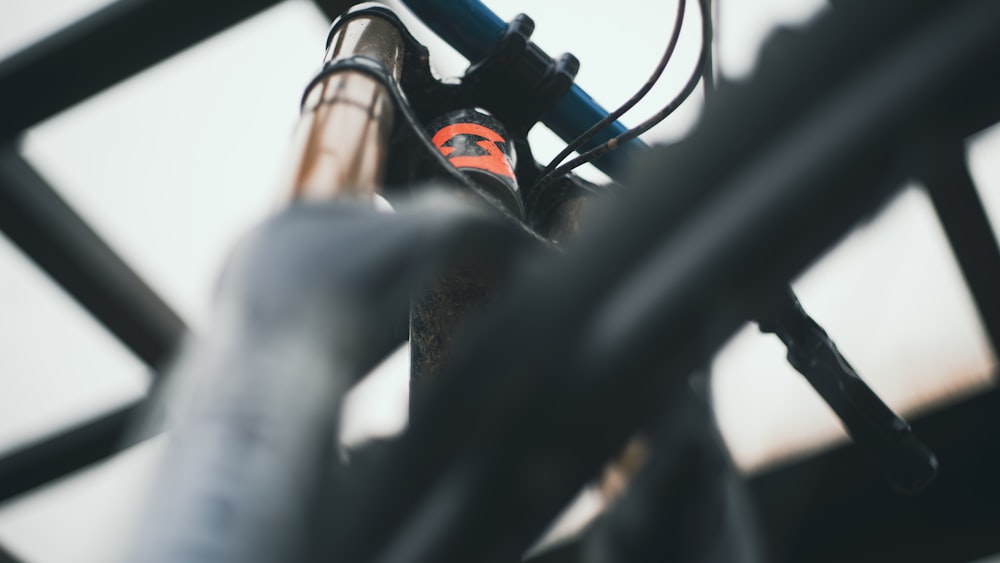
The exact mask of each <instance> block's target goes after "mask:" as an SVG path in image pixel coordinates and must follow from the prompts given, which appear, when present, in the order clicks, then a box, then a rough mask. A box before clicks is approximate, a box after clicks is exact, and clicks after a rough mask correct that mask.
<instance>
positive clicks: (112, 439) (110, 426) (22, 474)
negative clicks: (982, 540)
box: [0, 403, 142, 563]
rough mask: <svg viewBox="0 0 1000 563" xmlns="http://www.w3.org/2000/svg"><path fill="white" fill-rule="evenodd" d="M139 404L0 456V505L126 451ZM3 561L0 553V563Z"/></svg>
mask: <svg viewBox="0 0 1000 563" xmlns="http://www.w3.org/2000/svg"><path fill="white" fill-rule="evenodd" d="M141 404H142V403H133V404H131V405H126V406H123V407H119V408H116V409H114V410H112V411H110V412H107V413H105V414H103V415H101V416H98V417H97V418H93V419H91V420H88V421H85V422H83V423H81V424H79V425H77V426H75V427H72V428H70V429H69V430H66V431H63V432H61V433H59V434H56V435H53V436H48V437H46V438H43V439H42V440H39V441H36V442H34V443H31V444H28V445H26V446H24V447H22V448H20V449H18V450H15V451H13V452H11V453H8V454H6V455H4V456H3V457H0V503H2V502H4V501H6V500H7V499H10V498H12V497H15V496H17V495H19V494H21V493H24V492H27V491H29V490H31V489H33V488H35V487H38V486H40V485H43V484H45V483H47V482H49V481H53V480H55V479H59V478H60V477H64V476H66V475H68V474H70V473H72V472H74V471H76V470H78V469H82V468H84V467H86V466H88V465H90V464H92V463H95V462H97V461H100V460H102V459H104V458H107V457H110V456H111V455H114V454H115V453H118V452H119V451H121V450H123V449H125V448H126V447H128V446H129V445H131V443H134V442H135V440H132V441H131V442H130V443H126V442H125V441H124V440H123V439H124V437H125V432H126V429H127V428H128V424H129V422H131V421H132V420H133V418H134V416H135V413H136V411H137V410H138V409H139V408H140V405H141ZM2 562H3V557H2V554H0V563H2Z"/></svg>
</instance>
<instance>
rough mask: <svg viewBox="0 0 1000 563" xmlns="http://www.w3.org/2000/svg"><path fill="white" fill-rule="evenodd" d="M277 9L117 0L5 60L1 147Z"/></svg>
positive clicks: (189, 0) (235, 1)
mask: <svg viewBox="0 0 1000 563" xmlns="http://www.w3.org/2000/svg"><path fill="white" fill-rule="evenodd" d="M276 3H277V0H119V1H117V2H112V3H111V4H110V5H108V6H107V7H105V8H103V9H101V10H99V11H97V12H94V13H93V14H91V15H90V16H87V17H85V18H83V19H81V20H79V21H77V22H76V23H74V24H72V25H70V26H69V27H66V28H64V29H63V30H61V31H59V32H57V33H55V34H53V35H51V36H49V37H47V38H45V39H43V40H42V41H40V42H38V43H36V44H34V45H32V46H30V47H28V48H26V49H24V50H22V51H20V52H18V53H16V54H14V55H13V56H11V57H10V58H8V59H6V60H4V61H2V62H0V107H3V108H5V111H4V112H2V113H0V141H8V140H10V139H12V138H13V137H15V136H16V135H17V134H19V133H20V132H21V131H23V130H24V129H26V128H28V127H30V126H32V125H34V124H36V123H38V122H40V121H42V120H44V119H46V118H48V117H51V116H52V115H55V114H56V113H58V112H60V111H62V110H64V109H66V108H68V107H69V106H72V105H73V104H75V103H77V102H79V101H81V100H83V99H85V98H87V97H88V96H91V95H93V94H95V93H97V92H99V91H101V90H103V89H105V88H107V87H109V86H112V85H114V84H115V83H117V82H120V81H122V80H124V79H126V78H128V77H129V76H132V75H133V74H135V73H137V72H139V71H141V70H143V69H145V68H147V67H149V66H152V65H154V64H156V63H157V62H159V61H161V60H163V59H165V58H167V57H169V56H171V55H173V54H175V53H177V52H179V51H181V50H183V49H185V48H187V47H189V46H190V45H193V44H194V43H197V42H198V41H200V40H202V39H205V38H206V37H209V36H211V35H212V34H214V33H216V32H218V31H221V30H223V29H225V28H227V27H229V26H230V25H233V24H235V23H237V22H239V21H241V20H243V19H245V18H247V17H249V16H252V15H253V14H255V13H257V12H259V11H261V10H263V9H264V8H267V7H268V6H271V5H273V4H276ZM68 71H71V72H72V79H70V78H69V77H68V76H67V72H68Z"/></svg>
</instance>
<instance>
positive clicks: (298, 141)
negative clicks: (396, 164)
mask: <svg viewBox="0 0 1000 563" xmlns="http://www.w3.org/2000/svg"><path fill="white" fill-rule="evenodd" d="M351 57H365V58H368V59H371V60H373V61H375V62H376V63H378V64H380V65H381V66H383V67H384V68H386V69H387V70H388V71H389V72H390V73H391V74H392V75H393V76H394V77H395V78H397V79H398V78H399V76H400V73H401V69H402V60H403V40H402V37H401V36H400V32H399V30H398V29H397V28H396V26H395V25H394V24H393V23H391V22H389V21H387V20H385V19H384V18H381V17H379V16H378V15H375V14H365V15H358V16H356V17H353V18H350V19H348V20H346V21H344V22H342V23H341V24H340V26H339V28H338V29H337V30H336V32H335V33H334V35H333V36H332V37H331V41H330V46H329V48H328V49H327V52H326V56H325V57H324V62H325V63H327V64H331V63H336V62H337V61H340V60H344V59H347V58H351ZM393 117H394V107H393V104H392V99H391V98H390V95H389V92H387V91H386V88H385V86H383V85H382V84H381V83H380V82H379V81H378V80H377V79H375V78H373V77H371V76H369V75H367V74H365V73H363V72H359V71H355V70H350V69H345V70H343V71H340V72H333V73H331V74H329V75H327V76H326V77H325V78H323V79H322V80H319V81H317V82H315V83H314V84H313V85H312V86H311V87H310V89H309V91H308V92H306V97H305V102H304V104H303V108H302V117H301V119H300V121H299V124H298V127H297V129H296V133H295V138H294V140H293V155H294V157H293V161H292V169H291V173H290V178H289V179H288V183H289V184H290V193H291V198H292V199H294V200H317V199H319V200H325V199H331V198H350V199H359V200H371V199H372V198H373V197H374V195H375V194H376V193H377V192H378V190H379V188H380V187H381V183H382V178H383V176H384V172H385V166H386V156H387V152H388V145H389V134H390V133H391V131H392V122H393Z"/></svg>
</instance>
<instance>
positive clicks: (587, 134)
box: [536, 0, 703, 182]
mask: <svg viewBox="0 0 1000 563" xmlns="http://www.w3.org/2000/svg"><path fill="white" fill-rule="evenodd" d="M698 1H699V2H700V1H703V0H698ZM686 5H687V0H677V17H676V19H675V20H674V28H673V31H671V33H670V41H669V42H668V43H667V48H666V50H665V51H664V52H663V56H662V57H660V62H659V63H657V65H656V69H655V70H653V73H652V74H651V75H650V76H649V78H648V79H647V80H646V82H645V83H644V84H643V85H642V87H641V88H639V90H638V91H637V92H636V93H635V94H633V95H632V97H631V98H629V99H628V100H626V101H625V103H623V104H622V105H621V106H620V107H619V108H618V109H616V110H615V111H613V112H611V113H609V114H608V115H607V116H606V117H604V119H601V120H600V121H598V122H597V123H595V124H594V125H592V126H591V127H590V129H587V130H586V131H584V132H583V133H582V134H581V135H580V136H578V137H577V138H575V139H573V141H572V142H570V143H569V144H568V145H566V148H564V149H563V150H562V151H560V152H559V154H557V155H556V156H555V158H553V159H552V160H551V161H550V162H549V163H548V165H546V166H545V168H544V169H543V170H542V172H541V174H540V175H539V176H538V180H536V182H541V181H542V180H543V179H544V178H545V177H546V176H548V175H549V174H551V173H552V171H553V170H554V169H555V168H556V167H557V166H559V164H560V163H561V162H562V161H563V160H565V159H566V157H567V156H569V155H570V154H571V153H572V152H573V151H575V150H576V149H578V148H580V147H581V146H583V145H584V143H586V142H587V141H589V140H591V139H592V138H594V136H595V135H597V134H598V133H599V132H601V131H602V130H604V128H605V127H607V126H608V125H610V124H612V123H614V122H615V121H616V120H617V119H618V118H619V117H621V116H622V115H624V114H625V112H627V111H628V110H630V109H632V107H633V106H635V104H637V103H639V100H641V99H643V98H644V97H645V96H646V94H648V93H649V91H650V90H651V89H652V88H653V85H654V84H656V82H657V81H658V80H659V79H660V75H662V74H663V69H665V68H666V67H667V62H669V61H670V59H671V58H672V57H673V55H674V49H676V48H677V40H678V39H679V38H680V35H681V27H682V24H683V22H684V8H685V6H686Z"/></svg>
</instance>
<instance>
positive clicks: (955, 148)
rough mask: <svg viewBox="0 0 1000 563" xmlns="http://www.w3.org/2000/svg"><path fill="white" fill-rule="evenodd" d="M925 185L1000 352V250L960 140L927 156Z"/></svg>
mask: <svg viewBox="0 0 1000 563" xmlns="http://www.w3.org/2000/svg"><path fill="white" fill-rule="evenodd" d="M925 156H926V158H924V162H925V163H926V164H925V170H924V174H923V176H924V181H925V182H926V184H927V191H928V192H929V193H930V197H931V201H932V202H933V203H934V210H935V211H936V212H937V215H938V219H939V220H940V221H941V225H942V227H943V228H944V232H945V234H946V235H947V236H948V242H949V243H950V244H951V249H952V252H953V253H954V254H955V259H956V260H958V264H959V267H960V268H961V269H962V275H963V276H965V282H966V284H967V285H968V286H969V291H970V292H971V293H972V298H973V300H974V301H975V303H976V308H977V309H979V317H980V319H981V320H982V322H983V326H984V328H985V329H986V333H987V334H988V335H989V338H990V342H991V344H992V345H993V351H994V353H1000V291H998V288H1000V247H998V245H997V239H996V236H995V235H994V233H993V229H992V227H991V226H990V221H989V218H988V217H987V216H986V211H985V210H984V209H983V203H982V201H981V200H980V199H979V194H978V192H977V191H976V185H975V182H974V181H973V179H972V176H971V175H970V174H969V167H968V164H967V162H966V157H965V150H964V147H963V145H962V143H961V142H960V141H959V140H957V139H956V140H954V141H950V142H948V143H939V144H935V145H931V146H930V147H929V150H927V151H926V152H925Z"/></svg>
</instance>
